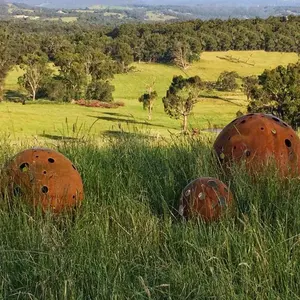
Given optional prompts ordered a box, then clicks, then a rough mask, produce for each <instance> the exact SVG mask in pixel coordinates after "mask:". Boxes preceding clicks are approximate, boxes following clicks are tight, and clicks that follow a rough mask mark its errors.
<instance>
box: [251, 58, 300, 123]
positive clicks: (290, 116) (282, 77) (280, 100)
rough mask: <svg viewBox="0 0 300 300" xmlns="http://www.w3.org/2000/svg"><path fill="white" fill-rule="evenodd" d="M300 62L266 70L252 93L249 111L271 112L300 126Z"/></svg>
mask: <svg viewBox="0 0 300 300" xmlns="http://www.w3.org/2000/svg"><path fill="white" fill-rule="evenodd" d="M299 82H300V63H298V64H290V65H288V66H287V67H283V66H279V67H277V68H275V69H273V70H265V71H264V72H263V73H262V74H261V75H260V76H259V77H258V83H259V84H258V85H256V86H255V87H254V88H253V89H252V90H251V93H250V98H251V102H250V104H249V106H248V111H249V112H266V113H271V114H274V115H276V116H278V117H279V118H281V119H283V120H284V121H286V122H288V123H289V124H290V125H291V126H292V127H294V128H298V127H299V126H300V84H299Z"/></svg>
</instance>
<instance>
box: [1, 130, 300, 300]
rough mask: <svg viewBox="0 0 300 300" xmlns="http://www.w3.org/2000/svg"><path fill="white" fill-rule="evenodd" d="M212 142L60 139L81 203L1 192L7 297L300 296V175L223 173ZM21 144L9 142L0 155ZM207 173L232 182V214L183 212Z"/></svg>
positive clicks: (3, 280) (135, 137)
mask: <svg viewBox="0 0 300 300" xmlns="http://www.w3.org/2000/svg"><path fill="white" fill-rule="evenodd" d="M211 145H212V141H210V140H202V139H190V138H185V139H182V138H173V140H172V142H168V143H164V142H163V141H162V142H159V143H157V142H155V141H153V140H150V139H149V138H143V137H140V136H138V135H133V134H132V135H128V134H127V135H126V136H125V135H122V134H120V136H119V137H118V138H116V139H107V140H106V141H105V142H104V143H102V144H101V147H98V146H97V145H96V144H95V143H93V142H89V141H82V142H81V143H79V142H77V141H72V142H65V143H62V144H59V146H58V150H59V151H61V152H62V153H64V154H65V155H66V156H67V157H68V158H70V159H71V160H72V161H73V162H74V163H75V164H76V165H77V167H78V169H79V171H80V173H81V175H82V178H83V181H84V185H85V196H86V197H85V201H84V202H83V205H82V207H81V208H80V209H79V210H78V211H77V213H76V215H75V216H72V217H71V216H70V217H68V216H56V217H54V216H51V215H46V216H41V215H38V214H37V215H32V214H31V213H30V210H29V209H27V208H26V207H22V206H21V207H19V208H18V209H15V210H12V209H9V208H8V206H7V201H8V200H7V199H6V198H5V199H1V201H0V299H47V300H51V299H66V300H71V299H76V300H77V299H84V300H86V299H180V300H182V299H239V300H240V299H299V298H300V297H299V295H300V285H299V280H300V247H299V241H300V235H299V228H300V182H299V180H296V179H294V180H292V179H291V180H285V181H280V180H279V179H278V178H277V177H276V176H275V175H274V174H273V173H270V174H269V173H268V172H266V174H264V175H262V176H261V177H260V178H257V179H255V180H254V179H251V178H249V176H248V175H247V174H246V173H245V172H244V170H241V169H237V170H234V171H233V174H234V175H233V176H230V177H228V176H225V175H224V174H223V172H221V171H220V169H219V168H218V166H217V163H216V162H215V160H214V159H213V156H212V151H211ZM22 147H25V146H24V145H22ZM22 147H21V148H22ZM19 148H20V147H19ZM19 148H18V149H17V148H15V146H13V145H11V144H9V142H3V143H2V144H1V147H0V152H1V153H0V159H1V160H2V161H4V160H5V159H6V158H7V157H8V156H10V155H12V154H13V153H14V152H16V151H18V150H19ZM200 176H213V177H218V178H220V179H222V180H224V181H225V183H227V184H228V185H229V186H230V188H231V189H232V191H233V193H234V196H235V199H236V203H237V204H236V214H235V217H233V218H228V219H224V220H223V221H222V222H216V223H212V224H204V223H202V222H201V220H195V221H188V222H185V221H184V220H180V219H178V218H177V213H176V209H177V208H178V200H179V197H180V193H181V190H182V189H183V188H184V187H185V185H186V184H187V183H188V182H189V181H190V180H192V179H194V178H196V177H200ZM15 201H16V200H15Z"/></svg>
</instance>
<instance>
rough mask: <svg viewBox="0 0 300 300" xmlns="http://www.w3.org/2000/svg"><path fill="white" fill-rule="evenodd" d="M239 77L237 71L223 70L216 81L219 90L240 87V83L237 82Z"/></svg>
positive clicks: (228, 90)
mask: <svg viewBox="0 0 300 300" xmlns="http://www.w3.org/2000/svg"><path fill="white" fill-rule="evenodd" d="M237 78H239V75H238V73H237V72H228V71H224V72H222V73H221V74H220V76H219V78H218V80H217V82H216V88H217V90H219V91H226V92H231V91H234V90H236V89H237V88H238V84H237V82H236V79H237Z"/></svg>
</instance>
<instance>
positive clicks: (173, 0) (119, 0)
mask: <svg viewBox="0 0 300 300" xmlns="http://www.w3.org/2000/svg"><path fill="white" fill-rule="evenodd" d="M4 2H5V0H0V3H4ZM10 2H13V1H10ZM18 2H20V3H25V4H28V5H34V6H42V7H55V8H79V7H88V6H91V5H97V4H98V5H109V6H116V5H119V6H127V5H162V4H163V5H207V6H211V5H214V6H215V5H220V6H257V5H264V6H300V0H241V1H238V0H213V1H211V0H164V1H159V0H19V1H18Z"/></svg>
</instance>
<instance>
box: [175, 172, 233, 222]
mask: <svg viewBox="0 0 300 300" xmlns="http://www.w3.org/2000/svg"><path fill="white" fill-rule="evenodd" d="M232 205H233V196H232V193H231V191H230V190H229V188H228V187H227V186H226V185H225V184H224V183H223V182H222V181H220V180H218V179H215V178H211V177H204V178H198V179H196V180H194V181H192V182H191V183H189V184H188V185H187V186H186V187H185V188H184V189H183V191H182V194H181V198H180V206H179V213H180V215H181V216H183V217H185V218H187V219H189V218H193V217H201V218H202V219H203V220H204V221H206V222H211V221H216V220H218V219H220V218H221V217H222V215H224V213H225V212H229V211H231V209H232Z"/></svg>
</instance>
